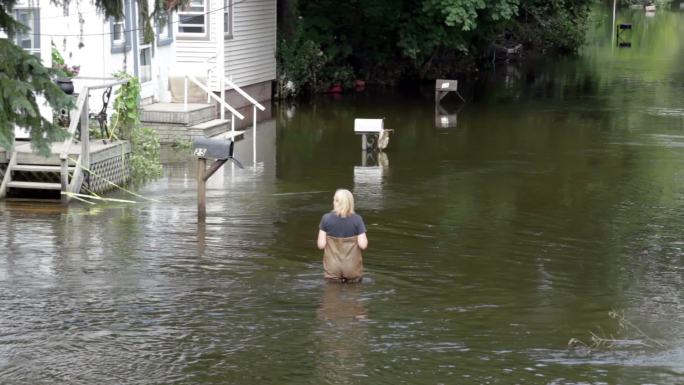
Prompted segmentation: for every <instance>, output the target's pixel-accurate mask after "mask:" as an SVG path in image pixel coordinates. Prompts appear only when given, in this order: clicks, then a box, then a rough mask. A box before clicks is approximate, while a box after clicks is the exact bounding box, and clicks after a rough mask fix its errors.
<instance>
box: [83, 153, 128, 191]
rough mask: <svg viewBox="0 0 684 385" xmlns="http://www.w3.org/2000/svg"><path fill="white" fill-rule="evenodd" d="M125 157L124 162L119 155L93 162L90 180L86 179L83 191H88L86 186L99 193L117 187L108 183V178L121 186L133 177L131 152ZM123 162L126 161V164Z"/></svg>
mask: <svg viewBox="0 0 684 385" xmlns="http://www.w3.org/2000/svg"><path fill="white" fill-rule="evenodd" d="M124 159H125V160H124V162H122V157H121V156H120V155H119V156H115V157H113V158H109V159H105V160H103V161H101V162H98V163H94V164H92V165H91V166H90V169H91V170H92V173H91V174H90V181H88V180H87V179H84V181H83V187H81V193H82V194H87V193H88V190H86V189H85V188H86V187H87V188H88V189H89V190H90V191H92V192H94V193H97V194H101V193H103V192H106V191H109V190H112V189H114V188H116V187H114V186H112V185H111V184H109V183H107V180H108V181H110V182H114V183H116V184H118V185H119V186H121V185H123V184H125V183H126V182H127V181H128V180H129V179H130V177H131V165H130V154H126V155H125V156H124ZM122 163H125V165H124V164H122Z"/></svg>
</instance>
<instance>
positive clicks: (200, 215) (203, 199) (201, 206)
mask: <svg viewBox="0 0 684 385" xmlns="http://www.w3.org/2000/svg"><path fill="white" fill-rule="evenodd" d="M206 169H207V158H197V220H198V221H199V222H204V220H205V219H206V217H207V180H206V179H205V177H204V174H205V171H206Z"/></svg>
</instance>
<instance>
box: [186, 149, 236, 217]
mask: <svg viewBox="0 0 684 385" xmlns="http://www.w3.org/2000/svg"><path fill="white" fill-rule="evenodd" d="M234 145H235V142H234V141H232V140H226V139H208V138H198V139H195V141H194V142H193V148H194V155H195V156H196V157H197V218H198V220H199V221H202V222H203V221H204V219H205V218H206V217H207V180H209V178H211V176H212V175H214V173H215V172H216V171H217V170H218V169H219V168H221V166H223V165H224V164H225V163H226V162H227V161H229V160H230V161H233V162H235V163H236V164H237V165H238V167H240V168H243V167H242V164H241V163H240V162H238V160H237V159H235V158H233V146H234ZM207 158H209V159H215V160H214V163H212V165H211V166H210V167H209V169H207Z"/></svg>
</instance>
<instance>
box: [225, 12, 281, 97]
mask: <svg viewBox="0 0 684 385" xmlns="http://www.w3.org/2000/svg"><path fill="white" fill-rule="evenodd" d="M234 12H235V14H234V24H233V38H232V39H228V40H226V41H225V52H226V56H225V75H226V77H232V79H233V82H235V84H237V85H238V86H239V87H241V88H244V87H245V86H248V85H252V84H257V83H263V82H270V81H272V80H274V79H275V78H276V57H275V55H276V37H277V36H276V28H277V15H276V1H275V0H250V1H244V2H241V1H235V5H234ZM268 87H269V90H270V85H269V86H268ZM264 95H265V96H266V99H270V97H271V95H270V92H268V93H266V94H261V95H259V96H261V97H263V96H264ZM255 97H256V96H255ZM260 100H265V99H263V98H262V99H260Z"/></svg>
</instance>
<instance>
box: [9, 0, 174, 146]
mask: <svg viewBox="0 0 684 385" xmlns="http://www.w3.org/2000/svg"><path fill="white" fill-rule="evenodd" d="M64 1H69V0H64ZM136 1H137V2H138V9H139V11H140V17H141V18H142V19H143V20H145V23H144V28H145V34H144V36H145V40H146V41H147V42H151V41H152V40H153V39H154V34H153V33H152V27H151V22H150V20H151V19H152V18H155V17H157V16H158V15H161V14H163V13H164V12H167V11H169V10H175V9H178V8H179V7H181V6H183V5H184V4H185V3H186V2H187V0H154V9H153V12H152V14H151V16H148V14H149V12H148V11H149V7H148V3H147V0H136ZM16 2H17V0H0V30H4V32H5V33H6V34H7V36H8V38H7V39H0V58H2V60H0V146H1V147H4V148H9V147H10V146H11V144H12V142H13V140H14V126H15V125H17V126H20V127H25V128H26V129H28V130H29V132H30V137H31V145H32V147H33V149H34V150H36V151H38V152H40V153H42V154H44V155H47V154H48V153H49V151H50V143H51V142H53V141H56V140H61V139H64V138H66V137H67V135H68V134H67V132H66V131H65V130H64V129H63V128H62V127H60V126H58V125H56V124H54V123H53V122H50V121H48V120H46V119H44V118H43V117H42V116H41V115H40V112H39V110H38V105H37V103H36V97H35V95H36V94H42V95H43V96H44V97H45V99H46V100H47V103H48V104H49V105H50V107H51V108H52V109H53V110H60V109H63V108H72V107H73V101H72V100H71V98H69V97H68V96H67V95H66V94H64V93H63V92H62V91H61V89H60V88H59V87H58V86H57V85H55V84H54V83H53V82H52V78H53V77H54V76H55V75H56V74H57V72H56V71H55V70H53V69H50V68H46V67H45V66H44V65H43V63H42V62H41V61H40V59H39V58H37V57H35V56H33V55H31V54H29V53H28V52H26V51H24V50H23V49H21V48H19V47H18V46H16V45H15V44H14V43H13V38H14V37H15V36H16V35H17V33H20V32H28V28H27V27H26V26H25V25H22V24H21V23H19V22H17V21H16V20H15V19H14V17H13V16H12V13H13V9H14V6H15V5H16ZM57 2H58V3H61V1H57ZM51 3H53V2H51ZM94 3H95V6H96V7H97V8H98V10H99V11H101V12H102V13H103V14H104V16H105V17H106V18H109V17H114V18H116V19H121V18H122V17H123V9H124V8H123V0H95V1H94ZM45 4H47V3H45ZM159 19H160V20H163V19H162V18H159Z"/></svg>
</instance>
